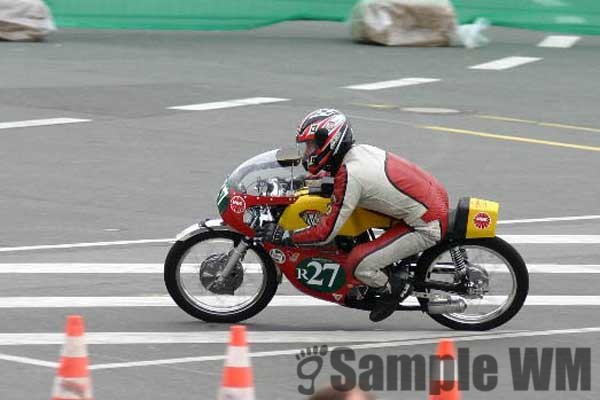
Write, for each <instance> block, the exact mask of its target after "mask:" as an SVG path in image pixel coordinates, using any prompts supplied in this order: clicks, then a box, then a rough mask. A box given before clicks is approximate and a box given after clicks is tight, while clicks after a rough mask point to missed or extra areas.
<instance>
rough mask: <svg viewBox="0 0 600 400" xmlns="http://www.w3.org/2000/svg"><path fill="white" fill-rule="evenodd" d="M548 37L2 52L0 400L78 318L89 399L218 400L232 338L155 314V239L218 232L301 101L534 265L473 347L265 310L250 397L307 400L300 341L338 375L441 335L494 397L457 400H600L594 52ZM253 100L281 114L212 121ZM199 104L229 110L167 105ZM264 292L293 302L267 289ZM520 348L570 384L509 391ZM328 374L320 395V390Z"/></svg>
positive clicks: (14, 48)
mask: <svg viewBox="0 0 600 400" xmlns="http://www.w3.org/2000/svg"><path fill="white" fill-rule="evenodd" d="M548 35H550V34H548V33H543V32H527V31H517V30H504V29H492V30H491V32H490V33H489V36H490V37H491V39H492V43H491V44H490V45H488V46H487V47H484V48H480V49H473V50H466V49H462V48H431V49H429V48H386V47H381V46H369V45H363V44H356V43H353V42H351V41H350V40H349V39H348V32H347V27H346V26H344V25H343V24H335V23H316V22H293V23H284V24H280V25H276V26H272V27H267V28H264V29H258V30H255V31H248V32H142V31H135V32H131V31H129V32H128V31H77V30H72V31H63V32H59V33H57V34H55V35H53V36H52V37H51V38H50V39H49V40H48V41H47V42H45V43H26V44H22V43H21V44H16V43H1V44H0V46H1V47H2V56H1V57H0V88H1V90H0V187H1V190H0V223H1V226H2V229H1V230H0V321H2V322H1V323H0V398H1V399H3V400H4V399H6V400H19V399H44V398H49V397H50V392H51V387H52V382H53V379H54V375H55V369H56V363H57V361H58V357H59V353H60V347H61V344H62V341H63V335H62V332H63V327H64V321H65V316H66V315H69V314H81V315H83V316H84V318H85V321H86V328H87V339H88V341H87V343H88V350H89V353H90V363H91V365H92V371H91V373H92V382H93V388H94V394H95V397H96V398H97V399H126V398H140V399H149V400H150V399H166V398H200V399H210V398H214V397H215V394H216V392H217V390H218V387H219V382H220V375H221V369H222V365H223V358H222V356H223V354H224V353H225V342H226V340H227V330H228V326H226V325H218V324H207V323H204V322H200V321H196V320H194V319H193V318H191V317H189V316H188V315H187V314H185V313H184V312H182V311H181V310H179V309H178V308H177V307H176V306H175V305H174V304H173V303H171V302H169V300H168V298H166V296H167V293H166V290H165V289H164V286H163V282H162V275H161V264H162V262H163V260H164V258H165V255H166V253H167V251H168V248H169V243H168V241H169V239H171V238H173V237H174V236H175V234H176V233H177V232H179V231H180V230H182V229H183V228H185V227H186V226H188V225H190V224H192V223H193V222H196V221H198V220H199V219H201V218H204V217H211V216H215V215H216V214H217V210H216V207H215V197H216V193H217V191H218V188H219V186H220V185H221V183H222V181H223V179H224V177H225V176H226V175H227V174H228V173H229V172H230V171H231V170H232V169H233V168H234V167H235V166H237V165H238V164H239V163H240V162H242V161H243V160H245V159H247V158H249V157H250V156H252V155H255V154H257V153H260V152H263V151H265V150H268V149H271V148H275V147H279V146H283V145H288V144H290V143H292V142H293V137H294V127H295V124H296V122H297V121H298V120H299V119H300V118H301V117H302V116H303V115H304V114H306V113H307V112H309V111H311V110H313V109H315V108H318V107H336V108H339V109H341V110H343V111H344V112H345V113H346V114H348V115H349V116H350V118H351V120H352V122H353V125H354V128H355V133H356V137H357V139H358V141H359V142H366V143H371V144H374V145H377V146H381V147H385V148H387V149H389V150H391V151H393V152H396V153H398V154H401V155H403V156H404V157H406V158H408V159H410V160H412V161H415V162H417V163H419V164H420V165H422V166H423V167H424V168H425V169H427V170H429V171H431V172H432V173H433V174H435V175H436V176H438V177H439V179H440V180H441V181H442V182H443V183H444V184H445V185H446V186H447V188H448V191H449V193H450V196H451V201H452V202H453V203H455V202H456V201H457V199H458V198H459V197H460V196H462V195H473V196H478V197H484V198H489V199H494V200H497V201H499V202H500V203H501V218H502V219H503V220H504V222H505V223H504V224H503V225H500V227H499V233H500V234H501V235H506V237H507V238H509V239H510V241H512V242H513V243H515V246H516V247H517V248H518V249H519V251H520V252H521V253H522V254H523V256H524V258H525V260H526V261H527V263H528V265H529V266H530V268H531V271H532V273H531V290H530V295H531V298H532V299H534V300H535V301H532V302H531V304H529V305H526V306H525V307H524V308H523V310H522V311H521V312H520V313H519V314H518V315H517V316H516V317H515V318H514V319H513V320H512V321H511V322H509V323H507V324H506V325H504V326H502V327H500V328H498V329H496V330H494V331H491V332H486V333H484V334H483V335H482V334H478V335H475V334H473V333H468V332H454V331H450V330H448V329H446V328H444V327H442V326H441V325H438V324H437V323H436V322H435V321H433V320H431V319H430V318H428V317H427V316H426V315H423V314H421V313H397V314H395V315H394V316H393V317H391V318H389V319H388V320H386V321H385V322H382V323H380V324H372V323H370V322H369V321H368V318H367V315H366V313H364V312H359V311H353V310H346V309H341V308H336V307H332V306H329V307H324V306H295V307H288V306H272V307H268V308H267V309H266V310H264V311H263V312H262V313H261V314H259V315H258V316H257V317H255V318H253V319H251V320H249V321H247V326H248V329H249V331H250V333H251V336H250V341H251V343H250V351H251V352H252V353H253V355H254V357H253V359H252V363H253V366H254V373H255V381H256V391H257V398H259V399H294V398H303V396H302V395H301V394H299V392H298V385H306V384H307V383H308V381H306V380H301V379H300V378H299V377H298V371H297V368H298V360H297V359H296V357H295V355H296V354H297V353H298V352H299V350H300V349H303V348H306V347H307V346H312V345H313V344H319V345H321V344H329V346H330V348H334V347H336V346H353V345H354V346H355V345H361V346H362V347H359V348H356V349H355V352H356V361H354V362H350V364H352V366H353V368H354V369H356V370H357V372H359V373H360V372H361V365H359V361H358V360H359V359H361V358H362V357H365V356H367V355H379V356H385V355H401V354H408V355H415V354H422V355H424V356H428V355H430V354H432V353H433V352H434V351H435V346H436V342H437V340H438V339H439V338H441V337H445V336H455V337H456V344H457V346H458V347H461V348H468V349H469V350H470V354H471V359H474V358H475V357H477V356H478V355H486V354H489V355H492V356H493V357H495V359H496V360H497V366H498V374H497V376H498V382H497V385H495V387H494V388H493V390H491V391H489V392H483V391H480V390H478V389H477V388H475V387H474V386H473V385H471V388H470V390H469V391H467V392H465V393H464V395H463V397H464V399H480V398H486V399H505V398H506V397H507V396H513V397H514V398H518V399H537V398H544V399H562V398H565V397H568V398H570V399H596V398H598V395H599V393H600V387H598V382H597V381H596V380H595V379H594V378H595V377H597V376H598V371H599V370H600V358H599V357H600V355H599V354H598V351H599V349H600V346H599V345H598V343H599V342H600V313H599V307H600V294H599V293H598V287H599V285H600V258H599V257H600V256H599V253H600V251H599V250H600V217H599V215H600V206H599V204H600V203H599V200H598V199H599V197H600V185H599V184H598V174H599V172H600V114H599V113H598V104H600V69H599V67H598V65H600V51H598V49H599V47H600V38H594V37H581V38H580V40H579V41H577V42H576V43H575V44H574V45H573V46H572V47H569V48H555V47H539V46H538V44H539V43H540V42H541V41H542V40H543V39H544V38H545V37H547V36H548ZM508 57H520V58H509V59H507V58H508ZM497 60H502V61H499V62H498V63H493V64H492V65H491V66H490V65H489V64H487V63H490V62H492V61H497ZM482 64H484V65H483V66H482ZM485 64H487V65H485ZM473 67H475V68H473ZM489 68H492V69H489ZM493 68H502V69H493ZM409 78H411V79H409ZM414 78H420V79H417V80H415V79H414ZM407 79H409V80H408V81H407ZM388 81H394V82H392V83H389V82H388ZM398 81H400V82H398ZM379 82H388V83H387V84H378V85H375V86H374V87H373V86H371V87H370V89H373V90H364V88H363V90H360V89H356V88H348V87H347V86H355V85H363V84H372V83H379ZM408 83H410V85H408ZM250 98H252V99H255V98H271V99H279V100H281V101H277V102H267V103H264V104H252V105H240V102H239V101H238V102H237V103H235V102H234V103H231V101H232V100H240V99H250ZM263 100H264V99H263ZM215 102H225V104H221V106H222V107H223V108H216V109H210V110H195V111H194V110H189V109H188V110H182V109H172V108H171V107H177V106H185V105H198V104H201V105H203V106H198V107H195V108H196V109H203V108H215V107H214V105H212V106H206V104H207V103H215ZM253 102H254V103H261V100H256V101H253ZM232 105H237V107H231V106H232ZM415 108H416V110H415ZM423 108H425V109H423ZM431 108H435V109H438V110H430V109H431ZM428 109H429V110H428ZM439 109H446V110H452V112H450V111H448V112H447V113H442V114H439V113H438V112H439V111H440V110H439ZM432 111H435V112H436V113H431V112H432ZM64 118H69V119H70V120H64ZM39 120H44V121H42V122H40V121H39ZM24 121H25V122H24ZM31 121H37V122H31ZM66 122H70V123H66ZM33 125H38V126H33ZM570 217H578V218H570ZM123 241H124V242H126V244H119V243H118V242H123ZM140 241H141V242H140ZM145 241H147V242H145ZM82 243H87V244H88V245H81V244H82ZM40 246H41V247H40ZM142 264H143V265H142ZM91 268H94V271H95V273H86V272H90V271H91ZM138 272H143V273H138ZM278 295H282V296H283V295H299V293H298V292H296V291H295V290H294V289H292V288H291V287H289V284H286V283H283V284H282V286H281V288H280V290H279V293H278ZM541 296H544V297H541ZM98 297H100V299H98ZM94 298H96V299H94ZM136 298H138V300H139V302H138V303H135V301H134V300H136ZM134 333H135V334H134ZM527 347H531V348H537V349H538V351H539V353H540V354H541V352H542V348H559V347H560V348H568V349H570V350H571V351H572V352H573V353H574V352H575V349H576V348H583V349H586V348H588V349H591V350H590V355H591V358H590V361H589V363H588V364H583V365H584V366H585V369H586V370H589V369H590V368H591V387H590V390H581V385H579V386H578V387H572V388H571V389H573V390H571V391H567V392H565V391H557V390H556V385H555V383H556V382H555V379H554V378H553V379H552V381H551V383H550V385H549V387H548V390H537V391H536V390H533V387H532V386H530V387H529V390H526V391H515V388H514V377H513V374H512V372H511V371H512V369H511V361H510V357H509V351H510V350H509V349H510V348H519V349H521V351H522V352H524V351H525V348H527ZM324 359H325V360H324V363H323V368H322V370H321V372H320V374H319V375H318V377H317V378H316V383H317V385H323V384H326V383H327V382H329V379H330V376H331V375H335V374H338V372H336V370H335V369H334V367H333V366H332V365H331V360H330V358H329V356H328V355H327V356H325V357H324ZM165 360H166V361H165ZM362 367H365V365H363V366H362ZM303 368H304V367H303ZM306 368H308V367H306ZM365 369H368V367H365V368H362V371H364V370H365ZM554 371H555V368H554V367H553V368H552V375H554ZM304 372H306V371H304ZM378 374H379V375H378V376H383V375H385V371H384V370H379V372H378ZM384 389H389V387H386V388H384ZM542 389H543V388H542ZM376 394H377V396H378V398H384V399H397V398H408V399H424V398H426V396H427V394H426V392H424V391H401V392H400V391H395V390H383V391H378V392H376Z"/></svg>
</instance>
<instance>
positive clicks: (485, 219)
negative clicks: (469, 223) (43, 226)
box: [473, 212, 492, 229]
mask: <svg viewBox="0 0 600 400" xmlns="http://www.w3.org/2000/svg"><path fill="white" fill-rule="evenodd" d="M491 222H492V219H491V218H490V216H489V215H488V214H487V213H484V212H480V213H478V214H477V215H475V218H473V223H474V224H475V226H476V227H477V228H479V229H487V228H488V227H489V226H490V223H491Z"/></svg>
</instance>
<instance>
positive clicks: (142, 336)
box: [0, 330, 515, 346]
mask: <svg viewBox="0 0 600 400" xmlns="http://www.w3.org/2000/svg"><path fill="white" fill-rule="evenodd" d="M504 332H515V331H504ZM332 333H335V334H332ZM496 333H497V332H496ZM461 334H464V333H461V332H440V331H408V332H402V331H399V332H398V331H391V332H384V331H372V330H364V331H250V332H248V342H249V343H253V344H258V343H261V344H273V343H367V342H371V343H372V342H390V341H397V340H411V339H427V338H441V337H447V336H459V335H461ZM480 334H485V333H480ZM64 341H65V335H64V334H63V333H1V334H0V346H29V345H53V344H54V345H56V344H63V343H64ZM228 342H229V331H209V332H86V334H85V343H86V344H88V345H91V344H110V345H115V344H215V343H228Z"/></svg>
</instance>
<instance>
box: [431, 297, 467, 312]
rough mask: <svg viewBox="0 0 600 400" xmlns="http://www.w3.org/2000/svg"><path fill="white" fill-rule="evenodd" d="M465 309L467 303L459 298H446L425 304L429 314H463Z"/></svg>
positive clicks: (432, 300)
mask: <svg viewBox="0 0 600 400" xmlns="http://www.w3.org/2000/svg"><path fill="white" fill-rule="evenodd" d="M466 309H467V303H466V302H465V301H464V299H462V298H460V297H454V298H452V297H446V298H441V299H440V298H438V299H431V300H429V302H428V303H427V312H428V313H429V314H448V313H456V312H463V311H465V310H466Z"/></svg>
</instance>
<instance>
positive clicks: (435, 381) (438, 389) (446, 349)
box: [429, 339, 461, 400]
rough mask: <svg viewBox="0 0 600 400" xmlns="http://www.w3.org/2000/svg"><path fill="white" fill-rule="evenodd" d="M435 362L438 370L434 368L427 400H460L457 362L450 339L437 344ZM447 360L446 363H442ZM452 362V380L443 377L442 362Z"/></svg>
mask: <svg viewBox="0 0 600 400" xmlns="http://www.w3.org/2000/svg"><path fill="white" fill-rule="evenodd" d="M435 355H436V357H435V359H436V361H437V362H438V363H439V368H435V369H434V370H433V371H432V372H433V373H434V374H433V375H437V374H439V376H432V377H431V382H430V385H429V400H460V399H461V394H460V391H459V390H458V362H457V359H456V349H455V348H454V342H453V341H452V340H451V339H442V340H440V343H439V344H438V348H437V352H436V354H435ZM444 360H447V361H444ZM448 361H452V363H453V364H454V368H453V372H454V377H453V378H452V379H445V377H444V362H448Z"/></svg>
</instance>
